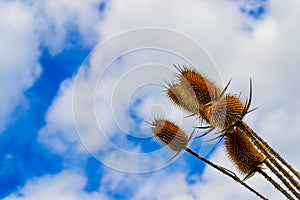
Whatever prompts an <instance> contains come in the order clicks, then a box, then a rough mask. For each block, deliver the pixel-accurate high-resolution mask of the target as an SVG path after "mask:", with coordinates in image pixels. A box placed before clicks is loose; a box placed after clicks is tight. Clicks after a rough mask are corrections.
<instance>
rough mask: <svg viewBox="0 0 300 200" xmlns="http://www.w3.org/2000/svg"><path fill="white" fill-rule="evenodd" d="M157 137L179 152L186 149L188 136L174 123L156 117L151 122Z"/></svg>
mask: <svg viewBox="0 0 300 200" xmlns="http://www.w3.org/2000/svg"><path fill="white" fill-rule="evenodd" d="M150 124H151V126H152V127H151V128H152V131H153V133H154V135H155V137H156V138H157V139H158V140H159V141H160V142H161V143H162V144H163V145H166V146H167V147H168V148H169V149H170V150H172V151H174V152H176V153H179V152H180V151H182V150H185V149H186V146H187V144H188V136H187V135H186V134H185V133H184V132H183V131H182V130H181V129H180V128H179V127H178V126H177V125H176V124H174V123H172V122H170V121H167V120H163V119H155V120H154V121H153V122H151V123H150Z"/></svg>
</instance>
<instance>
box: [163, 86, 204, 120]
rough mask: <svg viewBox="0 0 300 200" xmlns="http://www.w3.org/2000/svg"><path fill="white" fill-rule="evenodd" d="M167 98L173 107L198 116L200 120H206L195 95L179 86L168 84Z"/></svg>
mask: <svg viewBox="0 0 300 200" xmlns="http://www.w3.org/2000/svg"><path fill="white" fill-rule="evenodd" d="M167 96H168V97H169V99H170V100H171V101H172V102H173V103H174V104H175V105H177V106H179V107H180V108H183V109H184V110H186V111H188V112H190V113H192V114H195V115H199V116H200V117H201V118H203V119H205V120H207V119H206V118H205V115H204V106H203V105H201V104H200V103H199V102H198V100H197V97H196V96H195V93H191V92H190V91H189V90H187V89H186V88H185V87H183V86H182V85H181V84H179V83H171V84H168V86H167Z"/></svg>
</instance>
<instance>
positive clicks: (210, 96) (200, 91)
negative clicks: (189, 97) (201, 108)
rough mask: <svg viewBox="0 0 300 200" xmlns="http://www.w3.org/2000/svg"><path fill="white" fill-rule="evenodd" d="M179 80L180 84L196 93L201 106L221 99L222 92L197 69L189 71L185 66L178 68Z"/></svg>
mask: <svg viewBox="0 0 300 200" xmlns="http://www.w3.org/2000/svg"><path fill="white" fill-rule="evenodd" d="M176 68H177V70H178V71H179V74H178V75H177V76H178V79H179V82H180V84H181V85H182V86H183V87H185V88H186V90H188V91H189V92H190V93H194V94H195V96H196V97H197V100H198V102H199V104H201V105H205V104H207V103H209V102H211V101H216V100H218V99H219V96H220V94H221V90H220V89H219V88H218V87H217V86H216V85H215V84H214V83H213V82H212V81H210V80H209V79H208V78H206V77H205V76H203V75H201V74H200V73H199V72H197V71H196V69H189V68H187V67H185V66H183V67H178V66H176Z"/></svg>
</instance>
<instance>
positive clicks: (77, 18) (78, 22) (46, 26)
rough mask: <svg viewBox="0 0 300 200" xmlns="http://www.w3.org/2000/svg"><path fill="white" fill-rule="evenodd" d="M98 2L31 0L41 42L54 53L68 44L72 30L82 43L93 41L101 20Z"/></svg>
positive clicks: (96, 0) (99, 1)
mask: <svg viewBox="0 0 300 200" xmlns="http://www.w3.org/2000/svg"><path fill="white" fill-rule="evenodd" d="M100 3H101V0H90V1H80V0H76V1H70V0H62V1H60V0H53V1H34V7H35V8H36V15H37V16H38V18H37V19H36V23H37V26H38V29H39V32H41V35H40V37H41V42H42V44H43V45H45V46H46V47H48V48H49V49H50V51H51V53H52V54H57V53H59V52H61V51H62V50H63V49H65V48H68V46H69V45H71V44H70V43H68V42H67V41H68V40H70V39H71V38H70V37H73V36H72V34H74V33H76V34H78V35H79V36H80V37H79V38H77V40H78V39H79V40H80V43H81V45H82V46H90V45H95V43H96V42H97V41H98V39H99V35H98V33H97V32H96V31H95V29H96V28H97V27H98V26H99V24H100V22H101V14H100V12H99V9H98V6H99V5H100Z"/></svg>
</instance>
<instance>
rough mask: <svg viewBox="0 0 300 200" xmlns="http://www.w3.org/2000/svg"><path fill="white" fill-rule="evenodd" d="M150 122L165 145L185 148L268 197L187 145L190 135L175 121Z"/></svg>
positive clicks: (177, 149) (158, 120)
mask: <svg viewBox="0 0 300 200" xmlns="http://www.w3.org/2000/svg"><path fill="white" fill-rule="evenodd" d="M149 124H150V125H151V126H152V131H153V133H154V135H155V137H156V138H157V140H158V141H160V142H161V143H162V144H163V145H166V146H167V147H168V148H169V149H170V150H171V151H173V152H175V153H177V154H178V153H180V152H181V151H183V150H185V151H187V152H188V153H190V154H191V155H193V156H195V157H196V158H198V159H199V160H201V161H203V162H205V163H206V164H208V165H210V166H211V167H213V168H215V169H216V170H218V171H220V172H222V173H223V174H225V175H227V176H229V177H230V178H232V179H233V180H235V181H236V182H238V183H240V184H241V185H243V186H244V187H246V188H247V189H248V190H250V191H251V192H253V193H254V194H256V195H257V196H258V197H260V198H261V199H267V198H266V197H264V196H263V195H262V194H260V193H259V192H257V191H256V190H255V189H253V188H252V187H250V186H249V185H248V184H246V183H244V182H243V181H242V180H241V179H239V178H238V176H237V175H236V174H235V173H233V172H231V171H230V170H228V169H226V168H224V167H221V166H219V165H216V164H214V163H213V162H211V161H209V160H207V159H206V158H204V157H202V156H200V155H198V154H197V153H195V152H194V151H193V150H191V149H190V148H188V147H187V145H188V136H187V135H186V134H185V133H184V131H182V130H181V129H180V128H179V126H177V125H176V124H174V123H173V122H170V121H168V120H164V119H155V120H153V122H149Z"/></svg>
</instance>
